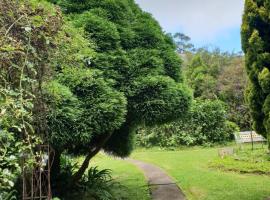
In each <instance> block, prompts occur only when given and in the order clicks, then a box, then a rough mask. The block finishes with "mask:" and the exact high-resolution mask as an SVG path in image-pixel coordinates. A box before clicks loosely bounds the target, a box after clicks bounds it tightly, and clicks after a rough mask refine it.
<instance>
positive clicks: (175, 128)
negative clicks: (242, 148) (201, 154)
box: [137, 100, 238, 147]
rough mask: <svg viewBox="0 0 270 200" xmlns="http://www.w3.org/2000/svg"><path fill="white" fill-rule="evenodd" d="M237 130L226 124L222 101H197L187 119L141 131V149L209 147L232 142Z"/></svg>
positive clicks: (232, 124) (227, 122) (139, 135)
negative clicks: (152, 147)
mask: <svg viewBox="0 0 270 200" xmlns="http://www.w3.org/2000/svg"><path fill="white" fill-rule="evenodd" d="M237 130H238V127H237V125H236V124H234V123H233V122H229V121H227V120H226V109H225V106H224V104H223V103H222V102H221V101H218V100H215V101H210V100H197V101H194V102H193V105H192V108H191V110H190V111H189V113H188V114H187V115H186V117H185V118H184V119H181V120H178V121H176V122H173V123H167V124H163V125H160V126H154V127H148V128H145V127H144V128H140V129H139V130H138V131H137V132H138V134H137V143H138V145H140V146H144V147H150V146H160V147H177V146H179V145H187V146H191V145H206V144H209V143H210V144H213V143H223V142H226V141H229V140H230V139H232V135H233V133H234V132H235V131H237Z"/></svg>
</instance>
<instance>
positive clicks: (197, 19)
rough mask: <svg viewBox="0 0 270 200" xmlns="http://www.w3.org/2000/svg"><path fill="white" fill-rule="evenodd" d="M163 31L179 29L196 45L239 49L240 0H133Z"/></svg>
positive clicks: (227, 49) (237, 50) (241, 7)
mask: <svg viewBox="0 0 270 200" xmlns="http://www.w3.org/2000/svg"><path fill="white" fill-rule="evenodd" d="M136 2H137V3H138V4H139V5H140V7H141V8H142V9H143V10H145V11H147V12H149V13H151V14H152V15H153V16H154V17H155V19H156V20H158V21H159V23H160V25H161V26H162V28H163V29H164V31H165V32H168V33H175V32H181V33H184V34H186V35H188V36H189V37H191V39H192V43H193V44H195V46H196V47H197V48H198V47H204V46H211V47H219V48H220V49H221V50H223V51H229V52H233V51H234V52H239V51H241V37H240V27H241V20H242V19H241V18H242V14H243V8H244V0H136Z"/></svg>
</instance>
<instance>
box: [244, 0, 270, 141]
mask: <svg viewBox="0 0 270 200" xmlns="http://www.w3.org/2000/svg"><path fill="white" fill-rule="evenodd" d="M269 13H270V1H269V0H246V1H245V11H244V15H243V24H242V48H243V51H244V53H245V57H246V71H247V73H248V77H249V87H248V89H247V99H248V102H249V107H250V110H251V115H252V118H253V121H254V123H253V126H254V128H255V130H256V131H257V132H258V133H259V134H261V135H263V136H265V137H267V138H268V141H269V140H270V118H269V117H270V72H269V69H270V37H269V35H270V16H269Z"/></svg>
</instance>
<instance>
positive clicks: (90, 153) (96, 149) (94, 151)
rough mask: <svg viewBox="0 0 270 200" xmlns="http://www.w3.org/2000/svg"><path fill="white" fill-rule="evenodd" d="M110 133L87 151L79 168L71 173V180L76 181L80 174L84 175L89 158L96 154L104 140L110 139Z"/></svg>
mask: <svg viewBox="0 0 270 200" xmlns="http://www.w3.org/2000/svg"><path fill="white" fill-rule="evenodd" d="M111 135H112V133H110V134H108V135H106V137H104V138H103V139H101V141H100V142H99V143H98V144H97V145H96V146H95V147H94V148H91V149H90V151H89V152H88V154H87V156H86V157H85V159H84V161H83V164H82V165H81V167H80V169H79V170H78V171H77V172H76V173H75V174H74V175H73V182H75V183H76V182H78V181H79V180H80V179H81V178H82V176H83V175H84V173H85V171H86V170H87V168H88V166H89V162H90V160H91V159H92V158H93V157H94V156H95V155H97V153H98V152H99V151H100V150H101V149H102V147H103V146H104V145H105V144H106V142H107V141H108V140H109V139H110V137H111Z"/></svg>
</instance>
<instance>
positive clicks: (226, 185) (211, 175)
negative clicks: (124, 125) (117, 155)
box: [132, 148, 270, 200]
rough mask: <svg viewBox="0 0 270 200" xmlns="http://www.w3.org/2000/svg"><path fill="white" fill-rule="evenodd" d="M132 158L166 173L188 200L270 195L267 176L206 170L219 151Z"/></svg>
mask: <svg viewBox="0 0 270 200" xmlns="http://www.w3.org/2000/svg"><path fill="white" fill-rule="evenodd" d="M132 157H133V158H135V159H138V160H142V161H146V162H149V163H153V164H155V165H158V166H160V167H161V168H163V169H164V170H165V171H167V173H168V174H169V175H170V176H172V177H173V178H174V179H175V181H176V182H177V183H178V185H179V186H180V187H181V188H182V189H183V190H184V192H185V194H186V195H187V197H188V199H189V200H264V199H266V198H267V197H269V196H270V176H267V175H258V174H240V173H237V172H225V171H222V170H218V169H213V168H211V167H209V163H210V162H212V161H213V160H216V159H218V148H192V149H185V150H176V151H168V150H158V149H152V150H151V149H149V150H138V151H136V152H134V153H133V155H132Z"/></svg>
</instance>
